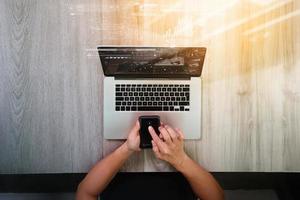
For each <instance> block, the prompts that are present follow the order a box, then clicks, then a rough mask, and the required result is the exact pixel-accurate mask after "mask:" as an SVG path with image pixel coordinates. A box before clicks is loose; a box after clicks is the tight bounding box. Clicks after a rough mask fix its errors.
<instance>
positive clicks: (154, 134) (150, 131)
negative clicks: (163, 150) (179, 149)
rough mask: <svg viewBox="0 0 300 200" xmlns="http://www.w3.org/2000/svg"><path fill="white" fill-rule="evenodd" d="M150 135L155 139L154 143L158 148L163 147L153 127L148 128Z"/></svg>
mask: <svg viewBox="0 0 300 200" xmlns="http://www.w3.org/2000/svg"><path fill="white" fill-rule="evenodd" d="M148 130H149V133H150V135H151V137H152V139H153V141H154V142H155V143H156V144H157V146H158V148H160V147H162V141H161V139H160V138H159V137H158V136H157V134H156V132H155V130H154V129H153V128H152V126H149V127H148Z"/></svg>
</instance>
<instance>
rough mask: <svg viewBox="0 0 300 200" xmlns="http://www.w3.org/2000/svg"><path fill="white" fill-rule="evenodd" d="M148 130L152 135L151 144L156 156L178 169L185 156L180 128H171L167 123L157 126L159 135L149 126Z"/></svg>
mask: <svg viewBox="0 0 300 200" xmlns="http://www.w3.org/2000/svg"><path fill="white" fill-rule="evenodd" d="M148 130H149V132H150V134H151V137H152V139H153V140H152V146H153V148H152V149H153V151H154V154H155V156H156V157H157V158H159V159H161V160H164V161H167V162H169V163H170V164H171V165H173V167H175V168H176V169H178V168H179V167H180V166H181V165H182V163H183V162H184V161H185V159H186V158H187V155H186V153H185V152H184V148H183V140H184V136H183V133H182V131H181V130H179V129H178V128H177V129H175V130H174V129H173V128H172V127H170V126H168V125H162V126H160V127H159V129H158V130H159V132H160V137H159V136H158V135H157V134H156V132H155V130H154V129H153V128H152V127H151V126H149V127H148Z"/></svg>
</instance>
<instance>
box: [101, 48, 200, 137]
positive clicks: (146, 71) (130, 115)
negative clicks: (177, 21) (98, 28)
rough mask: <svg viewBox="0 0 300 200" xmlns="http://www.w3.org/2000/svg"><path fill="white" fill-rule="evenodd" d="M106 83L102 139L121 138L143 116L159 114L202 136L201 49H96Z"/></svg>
mask: <svg viewBox="0 0 300 200" xmlns="http://www.w3.org/2000/svg"><path fill="white" fill-rule="evenodd" d="M97 48H98V52H99V56H100V60H101V64H102V68H103V72H104V75H105V78H104V106H103V115H104V116H103V118H104V124H103V127H104V138H105V139H125V138H127V135H128V133H129V131H130V129H131V128H132V126H133V125H134V123H135V121H136V120H137V119H138V117H139V116H141V115H159V116H160V119H161V121H162V122H163V123H165V124H169V125H171V126H172V127H178V128H181V129H182V130H183V132H184V134H185V139H200V137H201V72H202V67H203V62H204V57H205V53H206V48H204V47H130V46H98V47H97Z"/></svg>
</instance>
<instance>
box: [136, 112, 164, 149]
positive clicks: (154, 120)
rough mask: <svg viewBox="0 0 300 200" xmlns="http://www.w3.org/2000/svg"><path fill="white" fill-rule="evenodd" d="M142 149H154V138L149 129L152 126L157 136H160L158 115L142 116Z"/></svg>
mask: <svg viewBox="0 0 300 200" xmlns="http://www.w3.org/2000/svg"><path fill="white" fill-rule="evenodd" d="M139 122H140V127H141V128H140V138H141V142H140V148H141V149H145V148H152V143H151V140H152V137H151V135H150V133H149V131H148V127H149V126H152V127H153V129H154V130H155V132H156V133H157V134H159V131H158V127H159V126H160V117H159V116H158V115H149V116H140V117H139Z"/></svg>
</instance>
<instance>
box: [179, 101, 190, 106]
mask: <svg viewBox="0 0 300 200" xmlns="http://www.w3.org/2000/svg"><path fill="white" fill-rule="evenodd" d="M179 105H180V106H188V105H189V102H179Z"/></svg>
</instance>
